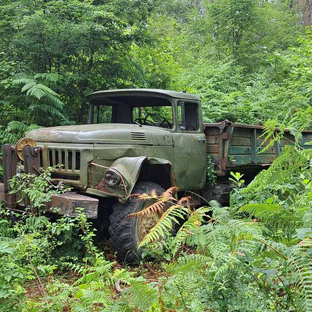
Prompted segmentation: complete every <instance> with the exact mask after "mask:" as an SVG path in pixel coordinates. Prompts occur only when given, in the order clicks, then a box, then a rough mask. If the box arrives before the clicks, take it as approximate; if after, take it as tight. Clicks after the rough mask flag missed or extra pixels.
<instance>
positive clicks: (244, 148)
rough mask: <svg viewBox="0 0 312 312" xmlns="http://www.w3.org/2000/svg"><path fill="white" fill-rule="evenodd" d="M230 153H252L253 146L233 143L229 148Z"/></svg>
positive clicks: (233, 154)
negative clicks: (234, 144)
mask: <svg viewBox="0 0 312 312" xmlns="http://www.w3.org/2000/svg"><path fill="white" fill-rule="evenodd" d="M229 155H230V156H236V155H251V147H250V146H233V145H231V146H230V148H229Z"/></svg>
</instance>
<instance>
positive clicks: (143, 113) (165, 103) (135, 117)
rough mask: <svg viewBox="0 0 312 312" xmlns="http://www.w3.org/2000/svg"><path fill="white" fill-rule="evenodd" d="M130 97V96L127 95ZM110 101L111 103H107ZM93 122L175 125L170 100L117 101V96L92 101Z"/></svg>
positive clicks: (165, 126)
mask: <svg viewBox="0 0 312 312" xmlns="http://www.w3.org/2000/svg"><path fill="white" fill-rule="evenodd" d="M126 99H129V97H126ZM107 102H110V103H107ZM90 117H91V120H90V121H91V123H93V124H101V123H122V124H140V125H146V126H156V127H162V128H167V129H171V128H172V127H173V114H172V105H171V102H170V101H169V100H166V99H161V101H158V102H157V101H155V99H154V98H153V100H152V101H151V100H150V99H145V101H142V98H140V101H135V100H133V101H129V100H128V101H120V99H119V100H118V101H117V100H116V98H113V100H112V99H110V100H108V99H107V98H105V99H104V100H103V99H102V101H99V100H97V101H94V102H93V103H92V102H91V106H90Z"/></svg>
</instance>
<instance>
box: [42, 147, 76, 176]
mask: <svg viewBox="0 0 312 312" xmlns="http://www.w3.org/2000/svg"><path fill="white" fill-rule="evenodd" d="M80 162H81V157H80V151H75V150H64V149H50V148H49V149H48V165H49V166H50V167H58V170H65V171H75V170H80Z"/></svg>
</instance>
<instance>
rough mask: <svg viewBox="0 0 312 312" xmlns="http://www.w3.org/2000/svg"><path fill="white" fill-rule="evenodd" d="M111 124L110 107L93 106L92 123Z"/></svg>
mask: <svg viewBox="0 0 312 312" xmlns="http://www.w3.org/2000/svg"><path fill="white" fill-rule="evenodd" d="M111 122H112V107H111V106H107V105H95V106H94V113H93V123H94V124H100V123H111Z"/></svg>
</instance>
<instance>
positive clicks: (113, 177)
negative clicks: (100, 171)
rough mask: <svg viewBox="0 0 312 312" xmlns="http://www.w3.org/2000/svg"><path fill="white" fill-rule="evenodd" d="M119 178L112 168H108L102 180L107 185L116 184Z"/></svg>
mask: <svg viewBox="0 0 312 312" xmlns="http://www.w3.org/2000/svg"><path fill="white" fill-rule="evenodd" d="M120 180H121V179H120V175H119V174H118V173H117V172H116V171H115V170H113V169H108V170H107V171H106V172H105V174H104V181H105V183H106V184H107V185H108V186H116V185H118V184H119V183H120Z"/></svg>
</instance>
